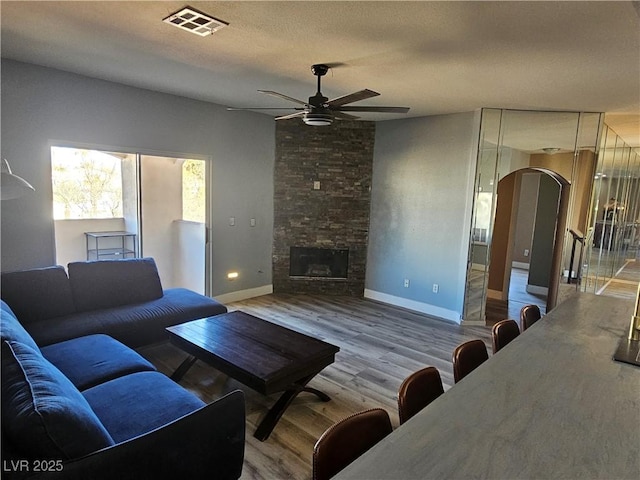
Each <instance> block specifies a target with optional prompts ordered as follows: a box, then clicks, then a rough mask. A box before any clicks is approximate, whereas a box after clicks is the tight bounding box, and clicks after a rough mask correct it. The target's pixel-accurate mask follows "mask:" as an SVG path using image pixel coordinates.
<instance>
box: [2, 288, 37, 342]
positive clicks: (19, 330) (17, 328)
mask: <svg viewBox="0 0 640 480" xmlns="http://www.w3.org/2000/svg"><path fill="white" fill-rule="evenodd" d="M0 336H1V337H2V341H4V340H15V341H16V342H20V343H24V344H25V345H28V346H30V347H31V348H33V349H34V350H35V351H39V348H38V345H36V342H35V341H34V340H33V338H31V335H29V334H28V333H27V331H26V330H25V329H24V327H23V326H22V324H21V323H20V322H19V321H18V319H17V318H16V316H15V315H14V314H13V312H12V311H11V309H10V308H9V305H7V304H6V303H5V302H4V301H2V300H0Z"/></svg>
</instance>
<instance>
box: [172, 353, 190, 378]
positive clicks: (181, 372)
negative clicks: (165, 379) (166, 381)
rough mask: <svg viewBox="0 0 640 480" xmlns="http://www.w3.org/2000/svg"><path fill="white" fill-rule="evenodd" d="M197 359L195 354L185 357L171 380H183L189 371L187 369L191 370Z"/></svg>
mask: <svg viewBox="0 0 640 480" xmlns="http://www.w3.org/2000/svg"><path fill="white" fill-rule="evenodd" d="M196 360H197V358H196V357H194V356H193V355H189V356H188V357H187V358H185V359H184V361H183V362H182V363H181V364H180V366H179V367H178V368H176V371H175V372H173V374H172V375H171V377H170V378H171V380H173V381H174V382H179V381H180V380H182V377H183V376H184V374H185V373H187V370H189V369H190V368H191V366H192V365H193V364H194V363H196Z"/></svg>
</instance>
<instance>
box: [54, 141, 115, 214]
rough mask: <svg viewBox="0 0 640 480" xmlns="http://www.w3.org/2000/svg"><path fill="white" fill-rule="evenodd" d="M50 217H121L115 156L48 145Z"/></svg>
mask: <svg viewBox="0 0 640 480" xmlns="http://www.w3.org/2000/svg"><path fill="white" fill-rule="evenodd" d="M51 169H52V172H51V181H52V187H53V218H54V219H55V220H64V219H86V218H117V217H122V216H123V213H122V174H121V161H120V159H119V158H118V157H115V156H113V155H109V154H107V153H103V152H98V151H95V150H82V149H76V148H62V147H52V148H51Z"/></svg>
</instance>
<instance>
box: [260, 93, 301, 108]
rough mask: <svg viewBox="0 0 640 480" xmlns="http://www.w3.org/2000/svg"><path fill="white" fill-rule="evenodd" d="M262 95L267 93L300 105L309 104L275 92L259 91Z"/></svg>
mask: <svg viewBox="0 0 640 480" xmlns="http://www.w3.org/2000/svg"><path fill="white" fill-rule="evenodd" d="M258 91H259V92H260V93H266V94H267V95H271V96H273V97H280V98H284V99H285V100H289V101H290V102H293V103H298V104H300V105H306V104H307V102H303V101H302V100H298V99H297V98H293V97H289V96H288V95H284V94H282V93H278V92H274V91H273V90H258Z"/></svg>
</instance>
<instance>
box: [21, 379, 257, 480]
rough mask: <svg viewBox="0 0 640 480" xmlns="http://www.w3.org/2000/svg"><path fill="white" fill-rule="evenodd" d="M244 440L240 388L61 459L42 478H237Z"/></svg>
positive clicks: (135, 479) (95, 479) (243, 413)
mask: <svg viewBox="0 0 640 480" xmlns="http://www.w3.org/2000/svg"><path fill="white" fill-rule="evenodd" d="M244 441H245V409H244V394H243V393H242V392H241V391H240V390H236V391H234V392H231V393H229V394H228V395H226V396H224V397H222V398H220V399H218V400H216V401H215V402H213V403H210V404H209V405H206V406H204V407H202V408H201V409H199V410H196V411H195V412H192V413H190V414H188V415H185V416H184V417H182V418H179V419H177V420H175V421H174V422H171V423H169V424H167V425H164V426H163V427H161V428H158V429H156V430H154V431H152V432H149V433H147V434H145V435H141V436H139V437H136V438H133V439H131V440H128V441H126V442H122V443H119V444H117V445H114V446H112V447H108V448H105V449H102V450H100V451H97V452H94V453H92V454H89V455H87V456H85V457H82V458H79V459H76V460H72V461H68V462H64V463H63V464H62V471H60V472H50V473H47V474H41V475H38V476H37V477H34V478H38V479H40V478H42V479H74V480H76V479H77V480H80V479H86V478H91V479H92V480H102V479H104V480H107V479H109V480H112V479H115V478H117V479H119V480H120V479H131V480H141V479H150V480H151V479H154V480H155V479H158V478H188V479H190V480H196V479H204V478H207V479H211V478H215V479H237V478H238V477H240V475H241V473H242V464H243V461H244Z"/></svg>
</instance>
